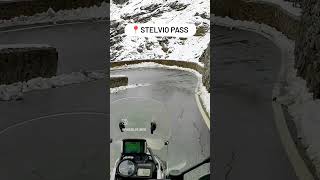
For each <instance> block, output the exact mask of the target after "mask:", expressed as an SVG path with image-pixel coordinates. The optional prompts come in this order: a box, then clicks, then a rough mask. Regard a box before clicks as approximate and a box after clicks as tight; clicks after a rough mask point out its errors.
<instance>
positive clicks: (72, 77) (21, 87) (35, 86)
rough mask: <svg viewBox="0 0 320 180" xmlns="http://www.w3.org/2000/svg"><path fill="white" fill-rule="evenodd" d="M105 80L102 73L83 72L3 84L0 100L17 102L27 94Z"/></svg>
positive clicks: (0, 90) (0, 88)
mask: <svg viewBox="0 0 320 180" xmlns="http://www.w3.org/2000/svg"><path fill="white" fill-rule="evenodd" d="M103 78H106V76H105V73H104V72H102V71H91V72H90V71H82V72H72V73H70V74H62V75H58V76H53V77H51V78H42V77H37V78H34V79H31V80H29V81H26V82H17V83H13V84H9V85H5V84H3V85H0V100H1V101H10V100H17V99H21V98H22V96H23V93H26V92H30V91H34V90H44V89H49V88H56V87H62V86H66V85H70V84H78V83H82V82H90V81H95V80H98V79H103Z"/></svg>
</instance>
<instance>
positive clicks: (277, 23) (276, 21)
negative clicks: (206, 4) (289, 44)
mask: <svg viewBox="0 0 320 180" xmlns="http://www.w3.org/2000/svg"><path fill="white" fill-rule="evenodd" d="M211 13H213V14H215V15H217V16H222V17H225V16H229V17H231V18H233V19H238V20H246V21H255V22H257V23H264V24H267V25H269V26H271V27H274V28H276V29H277V30H278V31H280V32H283V33H284V34H286V35H287V36H288V37H289V38H290V39H293V40H295V39H296V38H297V36H298V33H299V27H300V26H299V25H300V18H299V17H296V16H294V15H291V14H289V13H288V12H286V11H285V10H283V9H282V8H281V7H280V6H278V5H275V4H272V3H266V2H257V1H247V0H213V2H212V3H211Z"/></svg>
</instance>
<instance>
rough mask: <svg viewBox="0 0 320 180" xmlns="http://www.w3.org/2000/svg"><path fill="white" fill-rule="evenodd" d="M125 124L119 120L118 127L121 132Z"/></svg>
mask: <svg viewBox="0 0 320 180" xmlns="http://www.w3.org/2000/svg"><path fill="white" fill-rule="evenodd" d="M125 127H126V126H125V125H124V122H119V129H120V131H121V132H123V129H124V128H125Z"/></svg>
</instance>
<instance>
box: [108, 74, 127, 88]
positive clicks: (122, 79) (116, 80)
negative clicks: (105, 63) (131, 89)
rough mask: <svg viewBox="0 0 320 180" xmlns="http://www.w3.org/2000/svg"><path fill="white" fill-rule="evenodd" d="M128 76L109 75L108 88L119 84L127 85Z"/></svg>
mask: <svg viewBox="0 0 320 180" xmlns="http://www.w3.org/2000/svg"><path fill="white" fill-rule="evenodd" d="M127 85H128V77H127V76H111V77H110V88H115V87H119V86H127Z"/></svg>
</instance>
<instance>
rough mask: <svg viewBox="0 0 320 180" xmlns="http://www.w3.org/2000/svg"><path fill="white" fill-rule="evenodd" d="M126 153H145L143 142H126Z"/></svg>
mask: <svg viewBox="0 0 320 180" xmlns="http://www.w3.org/2000/svg"><path fill="white" fill-rule="evenodd" d="M124 153H126V154H130V153H144V143H143V142H132V141H131V142H124Z"/></svg>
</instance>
